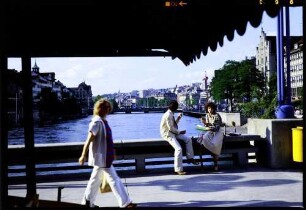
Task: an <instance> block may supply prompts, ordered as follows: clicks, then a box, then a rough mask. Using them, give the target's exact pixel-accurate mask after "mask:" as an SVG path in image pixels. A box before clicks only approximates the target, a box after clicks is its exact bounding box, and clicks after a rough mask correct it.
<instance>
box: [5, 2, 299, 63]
mask: <svg viewBox="0 0 306 210" xmlns="http://www.w3.org/2000/svg"><path fill="white" fill-rule="evenodd" d="M294 1H295V5H294V6H301V5H302V0H294ZM168 2H169V3H170V6H168V5H169V4H168ZM260 2H263V5H260ZM268 2H270V3H268ZM274 2H275V0H271V1H269V0H184V1H170V0H130V1H129V0H124V1H123V0H122V1H121V0H120V1H119V0H107V1H106V0H7V1H6V2H5V3H4V4H3V5H4V7H5V9H4V12H5V15H4V18H5V21H4V27H1V28H4V31H2V32H0V33H4V39H5V42H4V43H5V44H4V46H2V47H3V49H5V54H6V55H7V56H8V57H21V56H22V55H29V56H31V57H100V56H171V57H172V58H173V59H174V58H179V59H180V60H181V61H182V62H183V63H184V64H185V65H189V64H190V63H192V62H193V61H195V60H196V59H199V58H200V56H201V54H203V55H206V54H207V51H208V49H209V48H210V49H211V50H212V51H215V50H216V49H217V47H219V46H223V42H224V39H228V40H230V41H231V40H233V39H234V32H235V30H236V31H237V32H238V34H239V35H243V34H244V33H245V30H246V26H247V23H248V22H250V23H251V25H252V26H253V27H258V26H259V25H260V22H261V19H262V15H263V12H264V11H266V12H267V13H268V15H269V16H271V17H275V16H276V15H277V13H278V10H279V5H275V4H274ZM180 3H181V4H180ZM218 45H219V46H218ZM152 49H163V50H165V51H162V52H159V51H152ZM203 55H202V56H203Z"/></svg>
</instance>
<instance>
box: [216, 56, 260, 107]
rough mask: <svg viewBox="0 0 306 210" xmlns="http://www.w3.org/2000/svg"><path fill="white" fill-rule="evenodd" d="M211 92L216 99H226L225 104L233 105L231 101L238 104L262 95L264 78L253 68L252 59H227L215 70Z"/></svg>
mask: <svg viewBox="0 0 306 210" xmlns="http://www.w3.org/2000/svg"><path fill="white" fill-rule="evenodd" d="M211 93H212V96H213V98H214V99H215V100H216V101H221V100H222V99H226V100H227V104H230V107H233V102H235V103H236V104H239V103H244V102H249V101H251V100H252V99H253V98H257V99H258V98H260V97H262V95H263V94H264V78H263V76H262V74H261V73H260V72H259V71H258V70H257V69H256V68H255V64H254V62H253V60H249V59H247V60H244V61H241V62H237V61H231V60H229V61H226V63H225V64H224V66H223V67H222V68H221V69H218V70H216V71H215V77H214V78H213V79H212V82H211Z"/></svg>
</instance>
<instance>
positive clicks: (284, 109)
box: [275, 7, 294, 119]
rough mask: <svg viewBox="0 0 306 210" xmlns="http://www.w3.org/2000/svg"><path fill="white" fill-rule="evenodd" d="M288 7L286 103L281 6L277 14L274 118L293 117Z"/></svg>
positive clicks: (287, 10)
mask: <svg viewBox="0 0 306 210" xmlns="http://www.w3.org/2000/svg"><path fill="white" fill-rule="evenodd" d="M289 27H290V24H289V8H286V36H287V39H286V42H287V44H286V51H287V53H286V55H287V101H286V102H287V104H284V103H285V91H284V90H285V88H284V68H283V67H284V53H283V33H284V31H283V30H284V29H283V8H282V7H281V8H280V10H279V14H278V16H277V41H276V43H277V45H276V46H277V99H278V107H277V108H276V110H275V115H276V118H278V119H284V118H293V117H294V108H293V106H292V105H291V95H290V90H288V89H290V88H291V87H290V45H289V39H290V30H289Z"/></svg>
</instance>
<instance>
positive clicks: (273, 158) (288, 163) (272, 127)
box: [247, 118, 304, 168]
mask: <svg viewBox="0 0 306 210" xmlns="http://www.w3.org/2000/svg"><path fill="white" fill-rule="evenodd" d="M303 124H304V121H303V119H252V118H249V119H248V125H247V130H248V134H257V135H260V136H261V137H262V138H266V139H267V147H266V151H264V152H263V153H262V154H261V157H260V159H261V161H263V162H265V164H266V165H267V166H269V167H271V168H291V167H293V166H294V164H295V162H294V161H293V155H292V154H293V153H292V128H296V127H297V126H303Z"/></svg>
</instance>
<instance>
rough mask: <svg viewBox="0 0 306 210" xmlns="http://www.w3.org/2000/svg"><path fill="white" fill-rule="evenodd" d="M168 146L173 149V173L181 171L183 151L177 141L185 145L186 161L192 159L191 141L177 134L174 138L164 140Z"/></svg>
mask: <svg viewBox="0 0 306 210" xmlns="http://www.w3.org/2000/svg"><path fill="white" fill-rule="evenodd" d="M166 140H167V141H168V142H169V144H170V145H171V146H172V147H173V148H174V171H175V172H178V171H183V150H182V147H181V145H180V143H179V142H178V141H177V140H181V141H183V142H185V144H186V156H187V159H190V158H193V157H194V152H193V147H192V140H191V138H189V137H187V136H186V135H184V134H178V135H176V136H175V137H168V138H167V139H166Z"/></svg>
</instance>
